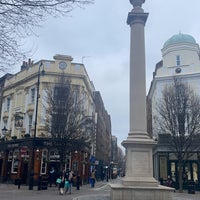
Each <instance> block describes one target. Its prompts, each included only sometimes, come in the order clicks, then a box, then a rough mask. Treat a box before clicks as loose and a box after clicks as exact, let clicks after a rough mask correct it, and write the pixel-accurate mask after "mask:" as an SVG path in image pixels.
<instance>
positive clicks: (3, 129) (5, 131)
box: [1, 126, 8, 135]
mask: <svg viewBox="0 0 200 200" xmlns="http://www.w3.org/2000/svg"><path fill="white" fill-rule="evenodd" d="M1 130H2V133H3V135H6V133H7V131H8V129H7V128H6V126H4V127H3V128H2V129H1Z"/></svg>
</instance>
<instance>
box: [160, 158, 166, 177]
mask: <svg viewBox="0 0 200 200" xmlns="http://www.w3.org/2000/svg"><path fill="white" fill-rule="evenodd" d="M160 178H162V179H163V180H167V157H165V156H160Z"/></svg>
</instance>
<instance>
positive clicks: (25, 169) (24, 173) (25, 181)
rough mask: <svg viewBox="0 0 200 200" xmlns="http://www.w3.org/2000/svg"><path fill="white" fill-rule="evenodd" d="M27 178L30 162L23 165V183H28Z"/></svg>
mask: <svg viewBox="0 0 200 200" xmlns="http://www.w3.org/2000/svg"><path fill="white" fill-rule="evenodd" d="M27 178H28V163H27V162H25V163H23V164H22V166H21V181H22V184H26V183H27Z"/></svg>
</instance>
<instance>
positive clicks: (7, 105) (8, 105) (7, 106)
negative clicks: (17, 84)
mask: <svg viewBox="0 0 200 200" xmlns="http://www.w3.org/2000/svg"><path fill="white" fill-rule="evenodd" d="M9 109H10V98H7V101H6V111H9Z"/></svg>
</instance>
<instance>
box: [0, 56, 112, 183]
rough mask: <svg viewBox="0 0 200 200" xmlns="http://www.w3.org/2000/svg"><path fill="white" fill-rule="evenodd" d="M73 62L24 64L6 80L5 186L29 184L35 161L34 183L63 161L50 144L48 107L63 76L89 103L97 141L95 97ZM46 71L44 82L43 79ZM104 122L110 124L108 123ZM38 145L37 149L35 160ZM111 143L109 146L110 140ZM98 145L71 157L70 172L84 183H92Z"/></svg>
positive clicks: (0, 155)
mask: <svg viewBox="0 0 200 200" xmlns="http://www.w3.org/2000/svg"><path fill="white" fill-rule="evenodd" d="M72 61H73V58H72V57H71V56H67V55H55V56H54V60H40V61H39V62H37V63H33V62H32V61H31V60H29V61H28V62H24V63H23V65H22V66H21V70H20V71H19V72H18V73H16V74H13V75H11V74H9V76H8V75H5V76H4V78H2V80H3V81H2V84H1V85H2V86H1V88H2V93H1V101H2V104H1V115H0V120H1V121H0V127H1V132H0V135H1V139H0V181H2V182H4V181H8V180H9V181H15V180H16V179H21V181H22V183H27V182H28V177H29V174H30V173H31V171H30V170H31V163H32V162H31V160H32V159H34V182H35V183H36V182H37V181H38V179H39V177H40V176H48V173H49V170H50V169H51V167H52V166H53V167H54V168H56V169H57V170H58V166H59V155H58V154H57V151H56V149H55V148H53V147H52V145H51V138H50V136H49V135H48V133H47V132H46V131H45V120H44V119H45V114H46V112H45V107H44V105H45V103H46V102H45V101H46V100H45V97H46V96H45V95H46V93H45V87H46V86H47V85H53V84H54V83H55V82H56V81H57V80H58V77H59V76H61V74H63V73H64V74H65V76H66V77H67V78H69V79H70V81H71V84H72V85H73V86H75V87H77V88H79V91H80V93H81V95H82V97H83V98H84V110H85V112H86V113H85V116H86V117H88V118H89V119H90V120H92V123H93V129H92V133H90V134H91V135H92V137H96V134H97V131H96V128H95V127H96V121H97V119H96V116H98V115H97V113H96V111H95V107H96V105H95V102H94V94H95V92H96V91H95V88H94V85H93V83H92V82H91V81H90V79H89V76H88V74H87V71H86V69H85V66H84V65H83V64H81V63H73V62H72ZM41 63H42V65H41ZM43 70H44V71H45V74H44V76H43V75H42V74H41V73H42V71H43ZM36 116H37V117H36ZM103 120H105V121H107V118H105V119H103ZM35 127H36V130H35ZM108 129H110V126H109V127H108ZM105 137H106V136H105ZM33 139H34V140H35V144H37V145H36V148H35V149H34V151H35V152H34V154H33V155H34V157H33V158H32V157H31V155H32V154H31V148H32V146H31V145H32V143H33ZM107 139H108V140H109V137H108V138H107ZM97 143H98V141H95V142H94V140H92V144H91V146H92V148H91V151H90V152H83V151H81V152H71V153H70V154H69V155H66V166H65V168H66V169H71V170H73V171H76V173H79V174H80V175H81V179H82V180H83V182H87V180H88V177H89V175H90V169H91V163H90V158H91V157H95V156H96V155H95V154H96V151H95V149H96V144H97Z"/></svg>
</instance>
